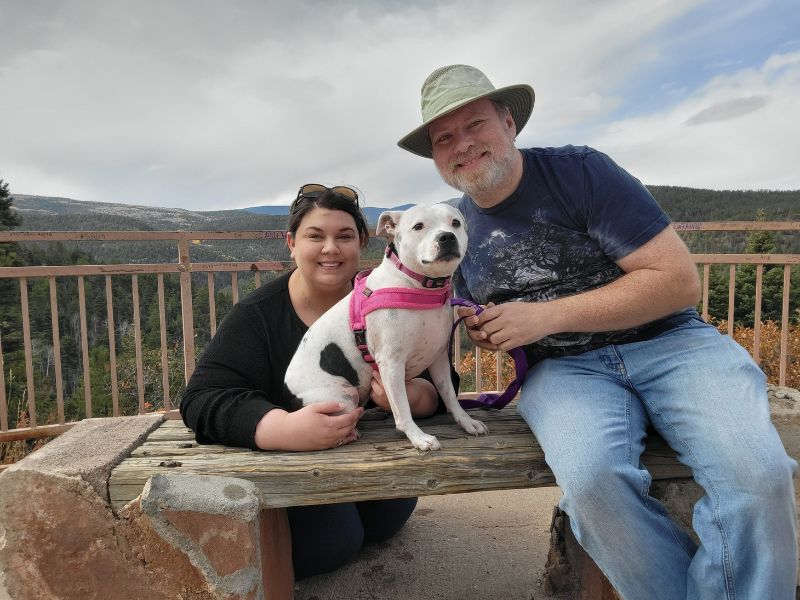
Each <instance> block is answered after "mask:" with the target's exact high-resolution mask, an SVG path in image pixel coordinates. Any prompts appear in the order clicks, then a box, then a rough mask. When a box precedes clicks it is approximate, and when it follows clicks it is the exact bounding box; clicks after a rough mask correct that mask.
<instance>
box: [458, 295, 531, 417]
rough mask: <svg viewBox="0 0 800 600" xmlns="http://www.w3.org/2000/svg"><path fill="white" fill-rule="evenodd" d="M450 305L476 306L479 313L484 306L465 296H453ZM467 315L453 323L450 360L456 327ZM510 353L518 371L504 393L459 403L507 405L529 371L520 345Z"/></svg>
mask: <svg viewBox="0 0 800 600" xmlns="http://www.w3.org/2000/svg"><path fill="white" fill-rule="evenodd" d="M450 306H466V307H468V308H474V309H475V314H476V315H479V314H481V313H482V312H483V308H482V307H481V306H480V305H479V304H475V303H474V302H472V301H471V300H465V299H464V298H451V299H450ZM465 318H466V317H459V318H458V320H457V321H456V322H455V323H453V330H452V331H451V332H450V344H449V346H448V352H449V354H450V362H451V363H452V362H453V356H452V353H453V338H454V337H455V332H456V329H457V328H458V324H459V323H461V321H463V320H464V319H465ZM508 354H509V355H510V356H511V358H513V359H514V370H515V371H516V377H515V378H514V381H512V382H511V383H510V384H509V386H508V388H506V391H504V392H503V393H502V394H489V393H487V392H484V393H482V394H481V395H480V396H478V397H477V398H476V399H475V400H466V399H464V400H459V401H458V402H459V404H461V406H462V407H463V408H494V409H498V410H499V409H501V408H503V407H505V406H506V405H507V404H508V403H509V402H511V400H512V399H513V398H514V396H516V395H517V392H518V391H519V388H520V387H522V382H523V381H525V375H526V374H527V372H528V359H527V358H525V352H524V351H523V350H522V348H521V347H520V346H517V347H516V348H512V349H511V350H509V351H508ZM477 385H478V386H479V385H480V382H477Z"/></svg>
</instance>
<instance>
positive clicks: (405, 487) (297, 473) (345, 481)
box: [109, 405, 690, 509]
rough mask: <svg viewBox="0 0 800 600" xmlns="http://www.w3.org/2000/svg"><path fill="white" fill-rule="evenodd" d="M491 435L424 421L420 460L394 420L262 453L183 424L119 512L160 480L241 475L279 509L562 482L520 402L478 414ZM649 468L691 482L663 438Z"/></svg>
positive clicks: (126, 489) (137, 454) (129, 487)
mask: <svg viewBox="0 0 800 600" xmlns="http://www.w3.org/2000/svg"><path fill="white" fill-rule="evenodd" d="M472 413H473V416H475V417H476V418H478V419H480V420H483V421H485V422H486V423H487V425H488V426H489V432H490V433H489V435H488V436H480V437H475V436H471V435H469V434H467V433H465V432H464V431H462V430H461V429H460V428H459V427H458V426H457V425H456V424H455V423H453V421H452V419H451V417H450V416H449V415H437V416H434V417H431V418H429V419H423V420H420V421H419V425H420V427H421V428H422V429H423V430H424V431H425V432H426V433H430V434H432V435H435V436H437V437H438V438H439V441H440V442H441V444H442V449H441V450H438V451H433V452H428V453H424V454H423V453H420V452H418V451H417V450H416V449H415V448H414V447H413V446H412V445H411V443H410V442H409V441H408V440H407V439H406V437H405V435H404V434H402V433H401V432H399V431H397V430H396V429H395V428H394V421H393V420H392V419H391V418H389V419H386V420H384V421H366V422H365V421H362V422H361V423H360V424H359V431H360V432H361V439H360V440H358V441H357V442H354V443H352V444H348V445H346V446H342V447H341V448H333V449H330V450H323V451H317V452H258V451H251V450H246V449H242V448H227V447H224V446H219V445H198V444H197V443H196V442H195V441H194V434H193V433H192V431H191V430H189V429H188V428H186V426H185V425H183V423H181V422H180V421H165V422H164V423H163V424H162V425H161V426H160V427H159V428H158V429H156V430H155V431H153V432H152V433H151V434H150V436H148V438H147V440H146V441H145V442H144V443H143V444H142V445H141V446H139V447H138V448H136V449H135V450H134V451H133V452H132V453H131V455H130V457H128V458H127V459H125V460H123V461H122V462H121V463H120V464H119V465H118V466H117V467H116V468H115V469H114V470H113V471H112V473H111V478H110V480H109V494H110V498H111V503H112V506H113V508H114V509H119V508H121V507H122V506H124V505H125V504H126V503H128V502H130V501H131V500H133V499H135V498H136V497H137V496H138V495H139V494H140V493H141V492H142V489H143V488H144V485H145V483H146V482H147V480H148V479H149V478H150V477H151V476H152V475H154V474H155V473H163V472H172V473H187V474H195V475H213V476H226V477H240V478H242V479H247V480H249V481H252V482H253V483H255V484H256V485H257V486H258V487H259V489H260V490H261V492H262V493H263V500H264V506H265V507H268V508H280V507H286V506H300V505H309V504H325V503H331V502H346V501H356V500H376V499H382V498H398V497H409V496H424V495H432V494H452V493H459V492H471V491H485V490H499V489H516V488H526V487H540V486H552V485H555V480H554V477H553V474H552V472H551V471H550V469H549V467H548V466H547V464H546V463H545V461H544V454H543V452H542V449H541V448H540V447H539V444H538V443H537V442H536V440H535V439H534V437H533V435H532V434H531V432H530V430H529V429H528V426H527V424H526V423H525V422H524V421H523V420H522V418H521V417H520V416H519V414H518V413H517V411H516V408H515V406H514V405H511V406H510V407H507V408H506V409H504V410H502V411H483V410H478V411H472ZM643 462H645V464H646V465H647V466H648V468H649V469H650V471H651V473H652V475H653V477H654V478H655V479H670V478H681V477H689V476H690V473H689V471H688V469H687V468H686V467H685V466H683V465H681V464H680V463H678V462H677V460H676V459H675V453H674V452H673V451H672V450H670V449H669V448H668V447H667V446H666V444H665V443H664V442H663V441H662V440H661V439H660V438H658V437H652V436H651V439H650V440H649V441H648V448H647V451H646V453H645V456H644V458H643Z"/></svg>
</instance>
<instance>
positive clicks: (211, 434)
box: [181, 184, 439, 579]
mask: <svg viewBox="0 0 800 600" xmlns="http://www.w3.org/2000/svg"><path fill="white" fill-rule="evenodd" d="M368 237H369V234H368V230H367V224H366V221H365V219H364V216H363V215H362V213H361V211H360V209H359V207H358V194H357V193H356V191H355V190H353V189H351V188H348V187H334V188H331V189H329V188H327V187H325V186H322V185H317V184H307V185H304V186H303V187H301V188H300V191H299V192H298V194H297V198H296V199H295V200H294V202H293V203H292V205H291V207H290V210H289V224H288V232H287V234H286V243H287V245H288V246H289V249H290V251H291V255H292V258H293V259H294V260H295V262H296V264H297V268H296V269H294V270H293V271H291V272H290V273H288V274H286V275H283V276H281V277H279V278H278V279H276V280H274V281H272V282H270V283H267V284H265V285H264V286H262V287H261V288H259V289H257V290H255V291H254V292H253V293H252V294H250V295H249V296H247V297H246V298H244V299H243V300H242V301H241V302H239V303H238V304H236V305H235V306H234V307H233V309H232V310H231V312H230V314H229V315H228V316H227V317H226V318H225V320H224V321H223V322H222V323H221V324H220V327H219V329H218V330H217V333H216V335H215V336H214V338H213V339H212V340H211V342H210V343H209V345H208V347H207V348H206V350H205V352H204V353H203V356H202V357H201V358H200V360H199V361H198V364H197V367H196V369H195V371H194V374H193V375H192V377H191V379H190V380H189V383H188V385H187V387H186V391H185V392H184V394H183V398H182V399H181V415H182V417H183V421H184V423H186V425H187V426H188V427H190V428H191V429H192V430H194V432H195V436H196V438H197V441H198V442H200V443H206V444H207V443H216V444H224V445H227V446H241V447H246V448H252V449H262V450H320V449H324V448H332V447H335V446H339V445H342V444H345V443H349V442H352V441H354V440H355V439H356V432H355V427H356V424H357V422H358V418H359V417H360V416H361V414H362V412H363V409H362V408H359V409H357V410H355V411H353V412H351V413H349V414H344V415H336V414H335V413H337V412H338V411H339V410H340V406H339V403H338V402H330V403H318V404H313V405H311V406H306V407H303V408H301V409H299V410H296V411H294V412H292V411H290V409H289V404H288V402H287V401H285V400H284V398H283V390H284V386H283V379H284V375H285V373H286V368H287V367H288V365H289V361H290V360H291V358H292V355H293V354H294V351H295V349H296V348H297V346H298V345H299V343H300V340H301V338H302V337H303V334H304V333H305V332H306V330H307V329H308V327H309V326H310V325H311V324H312V323H314V321H316V320H317V319H318V318H319V317H320V316H321V315H322V314H323V313H324V312H325V311H326V310H328V309H329V308H330V307H331V306H333V305H334V304H335V303H336V302H338V301H339V300H340V299H341V298H343V297H344V296H346V295H347V294H348V293H349V292H350V290H351V289H352V280H353V277H354V276H355V273H356V271H357V269H358V260H359V252H360V250H361V248H363V247H365V246H366V244H367V240H368ZM407 391H408V397H409V403H410V405H411V411H412V414H413V415H414V416H416V417H425V416H429V415H431V414H433V413H434V412H436V411H437V409H438V407H439V399H438V396H437V393H436V390H435V388H434V387H433V385H432V384H431V383H430V382H428V381H426V380H424V379H413V380H411V381H409V382H408V383H407ZM372 399H373V401H374V402H375V404H377V405H378V406H380V407H382V408H384V409H386V410H389V403H388V400H387V399H386V395H385V393H384V391H383V387H382V386H381V383H380V379H379V378H377V377H376V378H375V379H373V382H372ZM416 502H417V501H416V498H401V499H396V500H379V501H371V502H356V503H352V502H351V503H344V504H330V505H322V506H303V507H291V508H289V509H288V510H287V513H288V517H289V526H290V529H291V533H292V560H293V563H294V570H295V577H296V578H297V579H302V578H304V577H307V576H309V575H314V574H318V573H324V572H327V571H331V570H333V569H336V568H338V567H339V566H341V565H343V564H344V563H346V562H347V561H348V560H349V559H350V558H352V557H353V555H355V553H356V552H357V551H358V550H359V549H360V548H361V546H362V544H363V543H364V542H371V541H380V540H384V539H387V538H389V537H390V536H392V535H394V534H395V533H396V532H397V531H398V530H399V529H400V528H401V527H402V526H403V525H404V524H405V522H406V521H407V520H408V518H409V517H410V516H411V513H412V512H413V510H414V507H415V505H416Z"/></svg>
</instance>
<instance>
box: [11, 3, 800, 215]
mask: <svg viewBox="0 0 800 600" xmlns="http://www.w3.org/2000/svg"><path fill="white" fill-rule="evenodd" d="M0 2H2V0H0ZM702 4H704V2H703V0H680V1H678V0H675V1H667V0H658V1H654V2H633V1H630V0H613V1H611V0H609V1H607V2H602V3H598V2H593V1H591V0H568V1H555V0H553V1H547V2H535V3H533V2H529V1H528V0H509V1H508V2H505V3H503V6H502V7H499V6H498V7H494V6H491V7H489V6H487V4H486V3H485V2H478V1H477V0H446V1H440V2H432V3H428V2H424V3H423V2H403V3H401V2H394V1H389V0H387V1H384V2H355V1H352V2H344V1H341V2H335V1H332V2H317V1H313V0H306V1H298V2H294V3H285V2H279V1H277V0H274V1H271V2H270V1H267V2H258V3H247V2H241V3H238V2H237V3H219V2H212V1H210V0H206V1H198V2H192V3H186V2H169V1H163V2H139V3H136V4H135V5H131V4H130V3H127V2H113V1H100V0H96V1H90V0H89V1H84V2H71V3H61V4H52V3H42V4H37V3H36V2H30V3H6V4H4V5H3V8H2V12H3V21H4V23H6V25H5V27H4V33H3V36H2V37H0V90H2V93H0V136H2V139H3V143H0V173H2V175H3V177H4V178H5V179H6V180H7V181H9V182H10V184H11V188H12V191H14V192H17V193H33V194H43V193H48V194H50V193H53V190H56V189H60V190H61V192H60V193H59V194H58V195H64V196H71V197H76V198H80V199H93V200H103V201H112V202H114V201H116V202H129V203H135V204H151V205H161V206H182V207H186V208H190V209H195V210H204V209H208V210H211V209H222V208H235V207H241V206H248V205H253V204H260V203H270V202H272V203H288V202H289V201H290V200H291V199H292V198H293V196H294V194H295V192H296V190H297V188H298V187H299V185H300V184H301V183H304V182H306V181H317V182H321V183H328V184H339V183H348V184H352V185H356V186H357V187H359V188H360V189H362V190H363V191H364V193H365V196H366V198H367V202H368V203H369V204H371V205H378V206H391V205H396V204H402V203H405V202H409V201H413V202H432V201H435V200H440V199H442V198H445V197H451V196H453V195H455V192H454V191H452V190H450V189H449V188H447V187H446V186H445V185H444V184H443V183H442V182H441V181H440V180H439V178H438V175H437V174H436V172H435V170H434V168H433V166H432V165H431V163H430V162H429V161H426V160H423V159H420V158H418V157H415V156H413V155H410V154H408V153H406V152H403V151H401V150H399V149H398V148H397V147H396V145H395V144H396V141H397V139H399V138H400V137H401V136H402V135H404V134H405V133H407V132H408V131H409V130H410V129H412V128H413V127H415V126H416V125H417V124H418V122H419V119H420V116H419V104H418V103H419V87H420V85H421V83H422V81H423V79H424V78H425V76H426V75H427V74H428V73H430V72H431V71H432V70H433V69H434V68H436V67H438V66H441V65H444V64H449V63H454V62H465V63H468V64H474V65H476V66H478V67H480V68H482V69H484V70H485V71H486V72H487V74H488V75H489V76H490V77H491V79H492V81H493V82H494V83H495V84H496V85H498V86H501V85H508V84H512V83H520V82H527V83H531V84H532V85H533V86H534V88H535V89H536V91H537V101H536V108H535V109H534V118H533V119H532V120H531V121H530V123H529V124H528V126H527V127H526V129H525V130H524V131H523V132H522V133H521V135H520V136H519V143H520V145H537V144H540V143H541V142H542V140H550V139H554V138H558V137H560V136H562V135H564V132H570V133H575V134H584V133H585V132H587V131H590V130H589V129H588V128H589V127H593V128H596V127H597V123H598V122H602V121H603V119H605V118H607V116H608V115H609V114H612V113H613V112H614V111H616V110H618V109H620V108H621V107H622V106H623V105H624V104H625V103H626V102H628V101H627V100H626V99H625V98H624V96H623V95H622V93H621V92H620V90H621V89H622V88H623V87H624V85H625V83H626V82H628V81H629V80H630V79H631V78H632V77H635V76H636V74H637V73H640V72H642V70H643V69H656V68H658V66H659V64H660V62H661V61H662V60H663V59H664V55H665V42H664V40H663V39H662V32H663V31H664V30H665V28H667V27H669V26H670V25H671V24H673V23H675V22H676V20H678V19H680V18H682V17H685V16H686V15H687V14H688V13H690V12H691V11H692V10H693V9H695V8H696V7H697V6H699V5H702ZM753 6H755V5H753V4H752V3H750V4H748V10H751V11H752V10H753ZM748 14H749V13H748ZM731 18H732V17H731ZM781 56H783V58H775V59H774V60H772V59H771V60H772V62H770V63H768V66H765V68H764V69H761V70H760V71H753V72H752V73H751V76H752V77H755V78H756V79H759V78H760V79H759V80H760V81H761V80H768V81H766V82H765V81H761V87H756V88H753V89H750V88H744V87H741V88H740V89H739V90H738V92H736V93H734V91H733V90H732V89H731V90H728V91H725V90H726V88H727V87H731V86H734V87H735V84H734V83H733V82H731V81H728V82H726V81H722V80H718V81H716V82H712V83H709V86H710V87H709V88H708V90H705V91H701V92H698V93H696V94H693V95H692V96H690V97H689V99H686V100H684V101H682V102H681V105H680V106H679V107H678V108H675V109H674V110H672V111H667V112H665V113H664V114H661V115H655V116H653V117H652V118H650V119H649V120H648V119H646V118H644V117H640V119H644V121H645V122H647V131H648V132H650V131H653V132H655V133H656V134H658V135H661V136H662V138H663V143H666V142H667V141H668V140H671V139H672V138H671V137H670V135H669V132H670V131H671V130H673V129H675V128H682V129H691V128H689V127H688V126H687V125H686V121H688V120H690V119H691V118H692V117H693V116H695V115H698V113H700V112H701V111H703V110H712V112H711V113H706V117H708V116H709V115H711V116H713V115H714V114H715V113H714V112H713V110H714V109H713V107H714V106H717V107H722V108H718V109H717V110H718V111H720V110H722V112H723V113H724V114H726V115H727V114H730V113H731V111H733V112H735V111H736V110H739V111H742V110H744V109H746V108H750V109H752V110H751V112H750V113H749V114H748V115H740V116H739V117H738V118H737V119H735V120H730V119H729V120H727V121H717V122H716V125H719V126H720V127H721V128H723V127H728V126H730V125H731V124H732V123H736V124H737V127H738V124H739V123H740V122H742V121H743V120H752V121H753V122H754V123H762V124H763V123H764V121H762V119H764V118H766V116H767V115H773V114H774V112H775V111H776V110H777V107H778V106H779V104H780V99H779V98H776V97H775V92H776V89H775V86H777V85H781V86H789V84H788V83H786V82H784V83H780V82H779V81H778V80H783V79H786V77H787V73H788V72H790V71H793V69H795V67H794V66H793V64H794V63H792V61H791V60H789V59H787V58H785V57H786V56H790V55H789V54H786V55H781ZM786 61H788V62H786ZM784 63H786V64H784ZM742 73H747V71H742ZM743 83H744V82H743ZM743 83H742V84H743ZM663 85H665V86H667V87H666V89H669V90H671V92H670V93H671V95H672V96H674V97H677V98H685V92H684V93H680V91H682V90H683V89H684V86H683V85H682V84H681V83H680V82H670V83H668V84H663ZM676 92H677V93H676ZM795 92H796V90H795ZM748 98H757V99H764V102H765V104H764V106H761V107H755V108H753V107H754V104H752V103H753V102H755V101H754V100H747V99H748ZM743 99H744V100H743ZM725 102H729V103H731V102H732V103H733V104H728V105H725V104H724V103H725ZM737 102H738V104H737ZM748 102H750V103H751V104H747V103H748ZM787 102H788V99H787ZM726 106H727V109H726V110H723V109H725V108H726ZM720 114H721V113H720ZM770 118H772V117H770ZM706 120H708V119H706ZM640 122H641V121H640ZM626 123H628V122H627V121H626V122H620V123H617V124H615V126H614V128H613V129H612V130H610V131H609V132H608V133H607V134H605V135H603V136H601V137H599V138H597V145H598V146H600V147H601V148H602V149H606V150H608V151H609V152H610V153H611V154H612V156H614V157H615V158H620V157H621V158H622V160H623V161H624V162H625V164H629V161H630V159H631V158H635V157H636V156H637V152H636V150H637V149H638V148H641V145H642V144H643V143H644V140H643V137H642V134H641V129H639V130H638V135H635V134H636V133H637V132H636V130H634V131H632V132H628V130H627V125H626ZM714 126H715V123H710V122H707V123H703V124H702V125H699V124H698V125H696V126H695V127H694V129H693V130H692V132H691V133H690V136H694V137H690V139H687V140H686V151H687V152H688V151H690V150H691V151H693V152H700V153H701V156H704V155H705V153H707V152H708V145H709V143H716V142H717V138H718V137H719V138H723V137H724V133H725V130H724V129H721V130H720V131H716V129H714ZM583 128H587V129H583ZM762 128H763V127H759V126H758V125H754V129H757V130H759V131H757V132H756V133H757V134H763V132H761V131H760V129H762ZM701 130H702V131H701ZM742 135H744V134H742ZM675 137H676V138H677V141H678V142H680V140H681V136H675ZM7 140H10V142H8V141H7ZM585 140H586V137H585V135H584V136H583V137H578V136H576V139H569V140H565V141H569V142H575V143H583V142H584V141H585ZM720 143H725V142H720ZM752 143H761V138H760V137H758V136H757V137H756V138H754V140H752ZM648 148H650V146H648ZM656 149H658V148H656ZM651 152H655V150H651ZM665 154H666V156H669V153H668V152H665ZM659 156H660V155H659ZM693 161H694V162H695V163H697V162H702V161H698V160H697V158H696V157H687V159H686V162H687V163H692V162H693ZM655 162H658V161H657V160H656V161H655ZM756 162H757V161H756ZM756 162H754V163H753V164H752V169H753V172H755V170H756V169H757V168H759V165H760V162H758V164H756ZM642 164H645V163H642ZM631 169H632V170H633V171H634V173H635V174H637V175H638V176H640V177H642V178H643V179H644V180H646V181H648V182H650V181H653V180H651V179H648V178H647V175H645V174H643V173H641V172H639V171H637V169H636V168H635V167H634V166H633V165H631ZM777 169H778V167H777V166H772V167H769V168H768V171H769V172H771V171H773V170H777ZM647 172H648V173H652V170H651V171H647ZM684 173H685V171H683V170H680V169H677V167H676V168H675V173H674V174H675V175H676V177H678V176H683V174H684ZM761 173H763V174H764V177H759V178H758V179H759V181H760V180H761V179H769V180H774V177H772V176H770V177H767V176H766V173H767V171H763V172H761ZM656 174H657V175H659V178H660V180H661V181H668V182H669V183H675V184H685V185H693V183H692V182H691V181H688V180H680V179H677V178H670V177H667V175H666V174H665V173H660V174H659V173H656ZM726 177H728V174H727V173H726V172H725V170H724V169H719V170H716V171H714V172H713V177H711V176H709V178H707V181H712V182H713V184H714V186H720V185H724V186H727V185H728V184H726V183H721V182H725V181H727V179H726ZM776 185H777V184H776ZM787 185H789V183H787ZM792 185H794V186H795V187H800V184H797V183H795V184H792ZM749 187H752V186H749Z"/></svg>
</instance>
